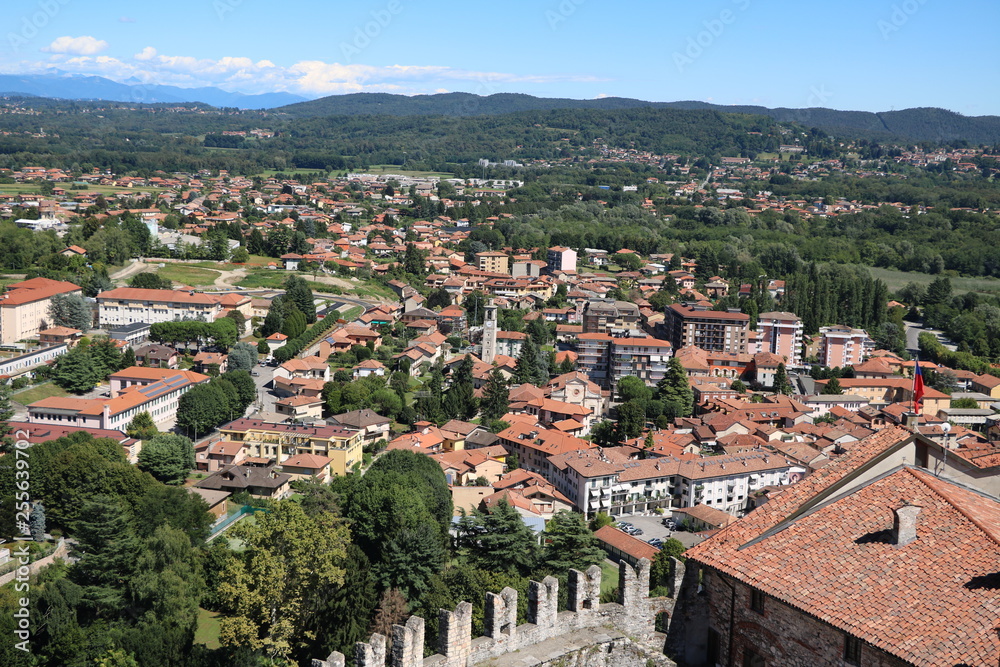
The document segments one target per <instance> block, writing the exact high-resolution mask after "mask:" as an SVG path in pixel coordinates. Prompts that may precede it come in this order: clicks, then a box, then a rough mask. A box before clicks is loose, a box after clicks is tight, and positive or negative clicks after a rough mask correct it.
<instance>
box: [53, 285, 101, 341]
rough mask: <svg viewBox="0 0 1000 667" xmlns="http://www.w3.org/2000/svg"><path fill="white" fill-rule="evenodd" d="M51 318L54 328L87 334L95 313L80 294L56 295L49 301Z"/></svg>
mask: <svg viewBox="0 0 1000 667" xmlns="http://www.w3.org/2000/svg"><path fill="white" fill-rule="evenodd" d="M49 317H50V318H51V320H52V325H53V326H58V327H69V328H71V329H79V330H80V331H82V332H84V333H87V332H88V331H90V325H91V324H93V322H94V311H93V309H92V308H91V307H90V304H89V303H87V301H86V300H85V299H84V298H83V297H82V296H80V295H79V294H56V295H53V296H52V298H51V299H49Z"/></svg>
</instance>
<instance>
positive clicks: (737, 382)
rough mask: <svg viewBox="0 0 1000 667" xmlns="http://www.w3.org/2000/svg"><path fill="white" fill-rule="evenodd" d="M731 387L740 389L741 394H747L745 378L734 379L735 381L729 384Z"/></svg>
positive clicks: (735, 389) (734, 389)
mask: <svg viewBox="0 0 1000 667" xmlns="http://www.w3.org/2000/svg"><path fill="white" fill-rule="evenodd" d="M729 388H730V389H732V390H733V391H738V392H739V393H741V394H745V393H746V390H747V386H746V384H744V383H743V380H740V379H739V378H737V379H735V380H733V383H732V384H731V385H729Z"/></svg>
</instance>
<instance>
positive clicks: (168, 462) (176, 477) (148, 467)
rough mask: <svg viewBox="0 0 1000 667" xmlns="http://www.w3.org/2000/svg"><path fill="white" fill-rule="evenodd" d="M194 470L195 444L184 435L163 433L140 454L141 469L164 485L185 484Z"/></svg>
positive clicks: (146, 444)
mask: <svg viewBox="0 0 1000 667" xmlns="http://www.w3.org/2000/svg"><path fill="white" fill-rule="evenodd" d="M193 468H194V444H193V443H192V442H191V440H189V439H188V438H185V437H184V436H182V435H175V434H173V433H161V434H159V435H157V436H155V437H153V438H152V439H150V440H149V441H148V442H144V443H143V445H142V450H141V451H140V452H139V469H140V470H145V471H146V472H148V473H150V474H151V475H152V476H153V477H155V478H156V479H158V480H160V481H161V482H163V483H164V484H183V483H184V480H185V479H187V476H188V474H189V473H190V472H191V470H192V469H193Z"/></svg>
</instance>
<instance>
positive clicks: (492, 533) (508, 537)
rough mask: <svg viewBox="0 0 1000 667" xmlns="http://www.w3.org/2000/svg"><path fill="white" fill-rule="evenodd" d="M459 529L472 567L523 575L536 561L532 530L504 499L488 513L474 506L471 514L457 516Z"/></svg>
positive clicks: (537, 551)
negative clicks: (459, 517)
mask: <svg viewBox="0 0 1000 667" xmlns="http://www.w3.org/2000/svg"><path fill="white" fill-rule="evenodd" d="M459 532H460V534H462V535H463V538H462V539H461V543H462V544H463V545H464V546H465V547H466V548H467V549H468V550H469V557H470V560H471V561H472V562H473V563H474V564H475V565H476V567H481V568H483V569H485V570H491V571H493V572H505V573H508V574H521V575H523V576H527V575H528V574H530V573H531V572H532V571H533V570H534V568H535V566H536V565H537V563H538V556H539V549H538V541H537V540H536V539H535V535H534V533H532V532H531V529H530V528H528V526H526V525H525V524H524V521H523V520H522V519H521V515H520V514H518V512H517V510H515V509H514V508H513V507H511V506H510V505H509V504H508V503H507V501H506V500H504V499H501V500H500V502H498V503H497V504H496V505H494V506H493V507H492V508H490V511H488V512H486V511H483V510H480V509H478V508H477V509H475V510H473V514H472V515H471V516H467V517H463V518H462V519H460V520H459Z"/></svg>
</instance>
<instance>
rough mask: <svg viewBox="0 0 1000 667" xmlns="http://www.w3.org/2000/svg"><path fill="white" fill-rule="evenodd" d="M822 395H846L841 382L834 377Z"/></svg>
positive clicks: (824, 388)
mask: <svg viewBox="0 0 1000 667" xmlns="http://www.w3.org/2000/svg"><path fill="white" fill-rule="evenodd" d="M822 393H823V394H825V395H840V394H843V393H844V390H843V389H841V387H840V380H838V379H837V378H835V377H834V378H830V379H829V380H827V382H826V386H825V387H823V391H822Z"/></svg>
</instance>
